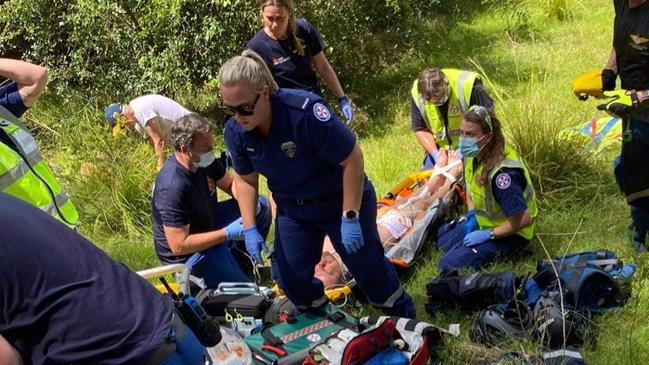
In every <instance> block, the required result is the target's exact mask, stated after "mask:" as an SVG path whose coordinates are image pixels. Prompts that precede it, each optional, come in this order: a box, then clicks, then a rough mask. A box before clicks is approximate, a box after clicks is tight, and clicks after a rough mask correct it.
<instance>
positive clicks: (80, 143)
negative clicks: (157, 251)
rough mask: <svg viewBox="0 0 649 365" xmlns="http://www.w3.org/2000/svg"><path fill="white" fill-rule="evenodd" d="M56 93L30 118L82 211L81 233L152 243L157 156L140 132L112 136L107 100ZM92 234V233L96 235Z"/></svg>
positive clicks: (49, 158)
mask: <svg viewBox="0 0 649 365" xmlns="http://www.w3.org/2000/svg"><path fill="white" fill-rule="evenodd" d="M76 98H78V99H77V100H76V102H73V101H66V100H63V99H58V98H55V97H53V96H51V95H50V96H49V98H48V99H47V100H46V101H44V102H41V103H40V105H39V108H38V109H35V110H34V111H33V112H32V113H31V114H30V115H31V118H30V119H28V120H27V122H28V124H29V125H30V127H33V128H35V133H36V134H37V135H38V138H39V143H40V144H41V148H42V149H43V150H45V151H53V152H52V153H53V155H50V156H47V158H48V162H49V163H50V164H51V165H53V167H54V168H55V170H56V173H57V175H58V176H59V178H60V179H61V180H62V182H63V183H64V185H65V186H66V188H67V190H68V191H69V192H70V195H71V197H72V200H73V202H74V203H75V205H76V206H77V207H78V209H79V210H80V212H81V214H82V217H81V220H82V222H83V223H82V225H81V227H80V230H81V231H82V232H89V231H97V232H98V233H99V232H102V233H104V234H118V235H120V236H122V237H123V238H126V239H128V240H130V241H133V242H150V240H151V238H150V237H151V228H150V211H151V208H150V203H149V199H150V193H151V190H152V183H153V181H154V177H155V172H156V170H155V158H154V157H153V152H152V149H151V147H150V146H148V145H147V144H146V143H142V141H141V137H140V136H139V135H137V133H136V132H130V133H125V134H124V135H122V136H119V137H115V138H113V137H112V136H111V131H110V128H109V127H108V125H107V124H106V123H105V121H104V120H103V115H102V113H101V111H102V110H103V107H104V105H105V103H103V102H100V101H94V102H86V103H84V102H79V100H81V101H83V98H82V97H81V96H76V97H75V98H74V99H69V100H75V99H76ZM91 235H92V234H91Z"/></svg>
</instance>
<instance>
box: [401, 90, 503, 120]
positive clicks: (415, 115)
mask: <svg viewBox="0 0 649 365" xmlns="http://www.w3.org/2000/svg"><path fill="white" fill-rule="evenodd" d="M469 105H480V106H484V107H485V108H487V110H489V111H493V110H494V101H493V100H492V99H491V96H489V93H488V92H487V89H485V87H484V85H482V81H480V79H476V80H475V82H474V83H473V89H472V90H471V97H470V98H469ZM438 108H439V112H440V114H441V117H442V121H443V122H444V125H448V100H447V101H446V102H445V103H444V104H443V105H442V106H440V107H438ZM410 119H411V121H412V125H411V127H412V131H413V132H418V131H427V130H429V129H428V125H426V121H425V120H424V117H423V116H422V115H421V112H420V111H419V108H417V104H416V103H415V101H414V100H412V96H411V97H410Z"/></svg>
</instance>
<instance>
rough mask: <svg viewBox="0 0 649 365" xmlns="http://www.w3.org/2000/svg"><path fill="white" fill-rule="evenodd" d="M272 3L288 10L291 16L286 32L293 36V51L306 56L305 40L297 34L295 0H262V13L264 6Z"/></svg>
mask: <svg viewBox="0 0 649 365" xmlns="http://www.w3.org/2000/svg"><path fill="white" fill-rule="evenodd" d="M270 5H272V6H278V7H280V8H284V9H285V10H286V12H287V13H288V17H289V19H288V26H287V29H286V34H287V35H288V36H289V37H290V38H291V45H292V46H293V53H297V54H298V55H300V56H304V40H302V39H301V38H299V37H298V36H297V24H296V22H295V6H293V0H261V1H260V4H259V7H260V10H261V11H262V13H263V11H264V8H265V7H267V6H270Z"/></svg>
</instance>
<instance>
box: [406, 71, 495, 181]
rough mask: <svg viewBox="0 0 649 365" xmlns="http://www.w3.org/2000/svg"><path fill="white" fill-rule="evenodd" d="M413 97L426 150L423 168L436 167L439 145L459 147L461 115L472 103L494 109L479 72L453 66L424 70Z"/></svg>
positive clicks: (416, 127)
mask: <svg viewBox="0 0 649 365" xmlns="http://www.w3.org/2000/svg"><path fill="white" fill-rule="evenodd" d="M410 97H411V99H410V116H411V119H412V130H413V132H415V136H416V137H417V142H419V144H420V145H421V147H422V148H423V149H424V151H425V154H424V162H423V169H432V168H433V166H434V165H435V162H436V161H437V155H438V154H439V149H440V148H446V149H456V148H457V146H458V141H459V137H460V122H461V120H462V114H464V113H466V112H467V111H468V110H469V107H470V106H472V105H481V106H484V107H485V108H487V109H488V110H489V111H492V110H493V108H494V104H493V100H492V99H491V97H490V96H489V94H488V93H487V90H486V89H485V88H484V86H483V85H482V82H481V81H480V78H479V77H478V74H476V73H475V72H471V71H462V70H455V69H451V68H444V69H441V70H440V69H438V68H427V69H424V70H423V71H422V72H421V74H420V75H419V78H418V79H416V80H415V81H414V82H413V85H412V89H411V90H410Z"/></svg>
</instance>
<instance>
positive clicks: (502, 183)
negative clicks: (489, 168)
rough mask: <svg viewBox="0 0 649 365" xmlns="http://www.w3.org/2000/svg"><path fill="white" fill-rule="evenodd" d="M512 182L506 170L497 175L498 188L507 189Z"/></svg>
mask: <svg viewBox="0 0 649 365" xmlns="http://www.w3.org/2000/svg"><path fill="white" fill-rule="evenodd" d="M511 184H512V178H511V177H510V176H509V174H508V173H506V172H501V173H500V174H498V176H496V186H497V187H498V189H501V190H505V189H507V188H508V187H509V186H510V185H511Z"/></svg>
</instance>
